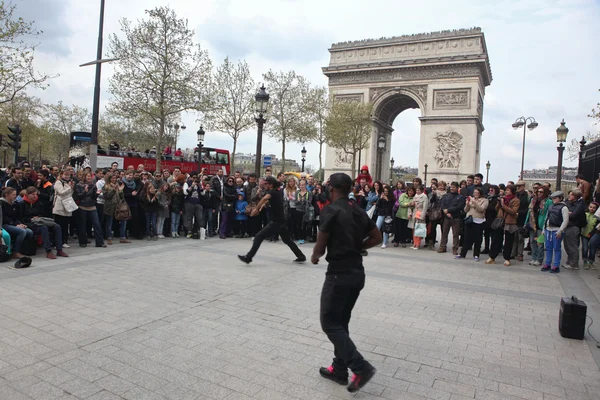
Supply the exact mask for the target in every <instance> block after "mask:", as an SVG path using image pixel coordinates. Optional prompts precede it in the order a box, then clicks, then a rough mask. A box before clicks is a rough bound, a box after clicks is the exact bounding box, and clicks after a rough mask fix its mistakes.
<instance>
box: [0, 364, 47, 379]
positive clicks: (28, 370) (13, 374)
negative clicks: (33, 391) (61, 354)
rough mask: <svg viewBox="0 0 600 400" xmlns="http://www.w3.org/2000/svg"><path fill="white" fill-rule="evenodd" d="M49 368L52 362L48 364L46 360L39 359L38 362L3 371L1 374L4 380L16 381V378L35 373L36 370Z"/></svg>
mask: <svg viewBox="0 0 600 400" xmlns="http://www.w3.org/2000/svg"><path fill="white" fill-rule="evenodd" d="M49 368H52V364H48V363H47V362H44V361H40V362H38V363H35V364H32V365H28V366H27V367H24V368H19V369H16V370H12V371H9V372H7V373H3V374H1V375H2V377H3V378H4V379H6V380H9V381H17V380H19V379H22V378H25V377H27V376H31V375H35V374H36V373H37V372H40V371H44V370H46V369H49Z"/></svg>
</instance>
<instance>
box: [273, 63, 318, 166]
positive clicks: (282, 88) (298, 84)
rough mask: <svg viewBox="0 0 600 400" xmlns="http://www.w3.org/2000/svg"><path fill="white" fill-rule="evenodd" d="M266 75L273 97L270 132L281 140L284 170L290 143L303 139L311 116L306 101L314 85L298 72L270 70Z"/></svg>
mask: <svg viewBox="0 0 600 400" xmlns="http://www.w3.org/2000/svg"><path fill="white" fill-rule="evenodd" d="M263 78H264V80H265V86H266V87H267V91H268V92H269V96H270V100H269V106H270V111H269V116H268V118H267V119H268V122H267V123H268V127H267V134H268V135H269V136H271V137H273V138H274V139H276V140H277V141H278V142H281V160H282V165H281V170H282V171H285V161H286V160H285V145H286V143H289V142H297V141H300V140H303V136H302V134H303V132H304V128H303V127H304V125H305V124H306V123H307V118H308V114H307V112H306V105H305V103H306V99H307V96H308V92H309V90H310V86H309V83H308V81H307V80H306V79H305V78H304V77H303V76H301V75H298V74H296V72H294V71H288V72H277V73H276V72H273V71H269V72H267V73H266V74H264V75H263Z"/></svg>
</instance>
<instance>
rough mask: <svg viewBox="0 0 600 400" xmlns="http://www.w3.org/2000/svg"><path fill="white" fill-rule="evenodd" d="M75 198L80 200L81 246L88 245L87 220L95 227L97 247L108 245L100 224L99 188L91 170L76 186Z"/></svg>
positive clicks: (78, 235)
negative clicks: (97, 206) (97, 207)
mask: <svg viewBox="0 0 600 400" xmlns="http://www.w3.org/2000/svg"><path fill="white" fill-rule="evenodd" d="M74 197H75V199H76V200H78V201H79V215H78V217H77V218H78V221H77V222H78V227H79V229H77V231H78V234H77V237H78V238H79V247H87V245H88V240H87V236H88V235H87V231H88V229H87V222H88V220H90V221H91V222H92V227H93V228H94V238H95V239H96V247H106V245H105V244H104V235H103V233H102V227H101V226H100V218H98V213H97V211H96V199H97V198H98V189H97V188H96V185H95V184H94V182H93V180H92V174H91V172H87V173H85V174H84V175H83V179H82V180H81V181H80V182H79V183H78V184H77V185H76V186H75V196H74Z"/></svg>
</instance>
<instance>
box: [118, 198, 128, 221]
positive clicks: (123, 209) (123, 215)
mask: <svg viewBox="0 0 600 400" xmlns="http://www.w3.org/2000/svg"><path fill="white" fill-rule="evenodd" d="M115 219H116V220H117V221H129V220H130V219H131V210H130V209H129V206H128V205H127V202H125V201H120V202H119V203H118V204H117V207H116V208H115Z"/></svg>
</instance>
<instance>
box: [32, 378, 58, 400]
mask: <svg viewBox="0 0 600 400" xmlns="http://www.w3.org/2000/svg"><path fill="white" fill-rule="evenodd" d="M22 392H23V393H25V394H26V395H28V396H30V397H32V398H34V399H36V400H54V399H57V398H58V397H60V396H62V395H63V394H65V392H64V391H63V390H62V389H60V388H58V387H56V386H54V385H51V384H49V383H48V382H39V383H36V384H35V385H31V386H29V387H26V388H23V390H22Z"/></svg>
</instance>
